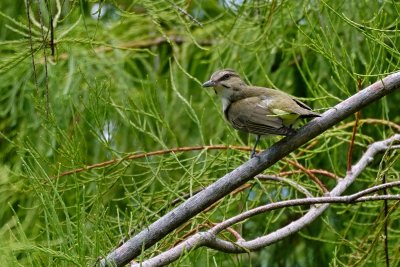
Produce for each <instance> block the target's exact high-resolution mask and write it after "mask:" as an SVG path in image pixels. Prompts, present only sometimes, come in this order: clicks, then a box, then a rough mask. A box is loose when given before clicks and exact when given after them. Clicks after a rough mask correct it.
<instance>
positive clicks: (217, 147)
mask: <svg viewBox="0 0 400 267" xmlns="http://www.w3.org/2000/svg"><path fill="white" fill-rule="evenodd" d="M224 149H225V150H227V149H233V150H240V151H251V147H246V146H228V145H208V146H189V147H176V148H171V149H164V150H157V151H152V152H147V153H141V154H131V155H128V156H126V157H123V158H118V159H111V160H108V161H104V162H100V163H95V164H92V165H88V166H86V167H81V168H77V169H73V170H69V171H65V172H62V173H60V174H58V175H57V176H56V177H63V176H67V175H71V174H77V173H80V172H83V171H88V170H92V169H97V168H103V167H106V166H109V165H113V164H118V163H120V162H122V161H126V160H134V159H140V158H148V157H152V156H160V155H164V154H170V153H177V152H188V151H196V150H224Z"/></svg>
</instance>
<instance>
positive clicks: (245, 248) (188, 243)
mask: <svg viewBox="0 0 400 267" xmlns="http://www.w3.org/2000/svg"><path fill="white" fill-rule="evenodd" d="M345 179H346V178H345ZM345 179H344V180H345ZM396 186H400V181H396V182H392V183H387V184H385V186H382V185H378V186H374V187H371V188H368V189H366V190H363V191H360V192H358V193H356V194H353V195H349V196H337V197H335V196H327V197H315V198H304V199H293V200H286V201H280V202H276V203H270V204H267V205H264V206H260V207H257V208H254V209H251V210H248V211H246V212H243V213H241V214H239V215H237V216H235V217H232V218H230V219H228V220H226V221H224V222H221V223H218V224H216V225H215V226H214V227H213V228H211V229H210V230H208V231H207V232H200V233H197V234H195V235H193V236H191V237H190V238H188V239H187V240H185V241H183V242H182V243H180V244H179V245H178V246H176V247H174V248H171V249H170V250H168V251H165V252H163V253H161V254H159V255H158V256H156V257H153V258H151V259H149V260H146V261H144V262H141V263H140V264H138V265H132V267H133V266H162V265H166V264H168V263H171V262H173V261H174V260H176V259H178V258H179V257H180V256H181V255H182V254H183V253H184V252H185V251H188V250H191V249H195V248H197V247H200V246H207V247H210V248H213V249H216V250H219V251H223V252H228V253H247V252H249V251H253V250H258V249H260V248H262V247H265V246H267V245H270V244H272V243H274V242H276V241H278V240H280V239H282V238H284V237H286V236H288V235H290V234H292V233H293V232H292V231H289V230H290V228H288V227H289V226H291V227H295V225H292V223H291V224H289V225H287V226H285V227H283V228H281V229H279V230H277V231H275V232H273V233H270V234H268V235H265V236H262V237H258V238H256V239H253V240H250V241H245V240H243V239H240V240H238V241H237V242H229V241H225V240H222V239H219V238H217V234H218V233H220V232H221V231H223V230H225V229H227V228H228V227H230V226H232V225H234V224H236V223H238V222H241V221H244V220H246V219H248V218H250V217H252V216H254V215H257V214H260V213H265V212H267V211H271V210H275V209H280V208H285V207H293V206H300V205H311V204H324V205H323V206H320V207H318V208H315V209H314V211H312V210H310V212H316V211H317V210H318V209H321V208H322V209H323V210H325V209H326V208H325V206H326V207H328V206H329V204H327V203H345V204H349V203H355V202H366V201H379V200H400V195H375V196H365V195H367V194H370V193H372V192H376V191H379V190H382V189H386V188H391V187H396ZM363 196H365V197H363ZM310 212H308V213H307V214H309V213H310ZM307 214H306V215H305V216H303V217H302V218H300V219H298V220H297V221H296V222H301V221H303V223H297V224H298V225H301V227H300V228H298V229H296V231H298V230H300V229H301V228H303V227H304V226H306V225H308V224H309V223H310V222H311V221H307V222H306V221H305V219H304V218H307V217H310V216H307ZM315 218H316V217H315ZM282 229H284V231H282ZM278 231H279V232H282V233H284V235H282V236H276V235H275V233H276V232H278Z"/></svg>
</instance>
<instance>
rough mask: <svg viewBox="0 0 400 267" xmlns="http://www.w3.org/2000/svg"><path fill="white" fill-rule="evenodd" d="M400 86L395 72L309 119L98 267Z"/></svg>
mask: <svg viewBox="0 0 400 267" xmlns="http://www.w3.org/2000/svg"><path fill="white" fill-rule="evenodd" d="M399 87H400V72H397V73H394V74H391V75H389V76H387V77H386V78H384V79H382V80H379V81H378V82H375V83H374V84H372V85H370V86H368V87H367V88H365V89H364V90H362V91H360V92H358V93H356V94H355V95H353V96H351V97H349V98H348V99H346V100H344V101H343V102H341V103H339V104H338V105H336V106H335V107H333V108H331V109H329V110H328V111H326V112H325V113H324V114H322V116H321V117H320V118H316V119H314V120H312V121H311V122H310V123H308V124H307V125H305V126H304V127H302V128H301V129H299V131H298V132H297V134H295V135H293V136H290V137H286V138H284V139H282V140H280V141H279V142H277V143H276V144H274V145H272V146H271V147H270V148H268V149H267V150H265V151H263V152H261V153H260V154H258V155H257V156H256V157H254V158H252V159H250V160H249V161H247V162H245V163H244V164H242V165H241V166H239V167H238V168H236V169H234V170H233V171H232V172H230V173H228V174H226V175H225V176H223V177H222V178H220V179H218V180H217V181H216V182H214V183H213V184H211V185H209V186H208V187H207V188H205V189H204V190H203V191H201V192H199V193H198V194H196V195H194V196H193V197H191V198H189V199H188V200H187V201H185V202H184V203H182V204H181V205H179V206H178V207H176V208H174V209H173V210H171V211H170V212H168V213H167V214H166V215H164V216H163V217H161V218H159V219H158V220H157V221H155V222H154V223H152V224H151V225H149V226H148V227H146V228H145V229H143V230H142V231H141V232H139V233H138V234H136V235H135V236H133V237H132V238H131V239H129V240H128V241H127V242H126V243H124V244H123V245H122V246H120V247H119V248H117V249H116V250H114V251H112V252H111V253H110V254H108V255H107V257H106V259H103V260H102V261H101V265H102V266H106V265H108V264H109V263H112V264H113V265H116V266H122V265H124V264H126V263H128V262H130V261H131V260H132V259H134V258H135V257H137V256H138V255H140V253H141V252H142V251H144V250H146V249H147V248H149V247H151V246H152V245H153V244H155V243H156V242H158V241H159V240H161V239H162V238H164V237H165V236H166V235H168V234H169V233H170V232H171V231H173V230H175V229H176V228H177V227H179V226H180V225H181V224H182V223H184V222H186V221H187V220H189V219H190V218H192V217H193V216H195V215H196V214H198V213H200V212H201V211H203V210H204V209H206V208H207V207H209V206H210V205H212V204H213V203H215V202H216V201H218V200H219V199H221V198H222V197H224V196H226V195H227V194H229V193H230V192H231V191H233V190H234V189H236V188H238V187H239V186H241V185H243V184H244V183H246V182H247V181H248V180H250V179H252V178H253V177H254V176H256V175H257V174H259V173H261V172H262V171H263V170H265V169H266V168H268V167H270V166H272V165H273V164H274V163H276V162H277V161H278V160H280V159H282V158H283V157H285V156H287V155H288V154H289V153H291V152H292V151H294V150H295V149H297V148H298V147H300V146H302V145H304V144H305V143H307V142H308V141H310V140H312V139H313V138H314V137H316V136H318V135H320V134H321V133H323V132H324V131H326V130H327V129H329V128H330V127H332V126H333V125H335V124H336V123H338V122H340V121H342V120H343V119H345V118H347V117H348V116H350V115H351V114H353V113H355V112H357V111H358V110H360V109H361V108H363V107H365V106H367V105H368V104H370V103H372V102H374V101H377V100H378V99H380V98H382V97H383V96H385V95H387V94H389V93H393V92H394V91H396V90H397V89H399ZM357 164H359V163H357ZM359 171H361V168H358V167H357V165H355V166H354V167H353V169H352V172H349V173H348V175H351V176H353V177H356V176H357V175H358V174H359ZM343 181H352V180H351V179H349V180H342V181H339V183H338V185H337V186H336V187H335V188H334V189H333V190H332V191H331V195H332V196H338V195H340V194H341V193H342V192H343V191H344V190H345V189H346V188H347V186H348V184H347V182H343ZM349 183H351V182H349ZM327 206H328V204H323V205H321V206H320V207H318V208H312V209H311V210H310V211H309V212H308V213H307V215H306V216H307V217H306V219H304V220H308V221H312V220H314V219H315V218H316V217H318V216H319V215H320V214H321V213H322V212H323V211H324V210H325V209H326V208H327ZM303 218H304V217H303ZM296 222H297V221H295V222H292V223H291V224H289V225H288V226H287V227H284V228H282V229H280V230H278V231H276V232H274V233H271V234H270V235H267V236H266V237H264V238H261V239H266V238H268V239H271V240H272V239H275V240H279V239H280V238H282V234H283V233H282V231H285V232H287V234H286V236H287V235H288V234H291V233H293V231H294V230H296V229H297V228H292V225H293V224H295V223H296ZM280 231H281V232H280ZM271 235H272V236H271ZM260 241H265V240H260ZM229 244H230V243H229ZM249 245H252V244H249Z"/></svg>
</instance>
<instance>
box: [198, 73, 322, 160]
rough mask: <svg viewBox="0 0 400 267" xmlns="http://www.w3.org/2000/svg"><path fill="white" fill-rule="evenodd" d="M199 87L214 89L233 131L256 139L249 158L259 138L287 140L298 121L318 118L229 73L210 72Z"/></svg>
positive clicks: (285, 97)
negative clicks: (285, 137) (209, 76)
mask: <svg viewBox="0 0 400 267" xmlns="http://www.w3.org/2000/svg"><path fill="white" fill-rule="evenodd" d="M202 86H203V87H212V88H214V91H215V93H216V94H217V95H218V96H219V97H220V98H221V102H222V110H223V113H224V117H225V119H226V120H227V121H228V122H229V123H230V125H231V126H232V127H233V128H234V129H236V130H239V131H243V132H248V133H251V134H255V135H256V141H255V144H254V147H253V149H252V151H251V154H250V158H253V157H254V156H255V155H256V148H257V145H258V143H259V141H260V137H261V136H268V135H282V136H291V135H294V134H295V133H296V132H297V131H296V130H295V129H294V128H293V125H294V124H295V123H296V121H298V120H299V119H302V118H314V117H320V116H321V115H320V114H319V113H317V112H315V111H313V110H312V109H311V108H310V107H309V106H307V105H306V104H304V103H303V102H301V101H300V100H298V99H296V98H295V97H293V96H291V95H289V94H287V93H285V92H283V91H280V90H276V89H271V88H265V87H260V86H251V85H247V84H246V83H245V82H244V81H243V80H242V79H241V78H240V76H239V74H238V73H237V72H236V71H234V70H233V69H222V70H218V71H216V72H214V73H213V74H212V75H211V78H210V80H208V81H206V82H205V83H203V84H202Z"/></svg>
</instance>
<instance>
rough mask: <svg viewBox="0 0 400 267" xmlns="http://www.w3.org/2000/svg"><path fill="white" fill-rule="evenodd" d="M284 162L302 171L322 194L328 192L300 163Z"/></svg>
mask: <svg viewBox="0 0 400 267" xmlns="http://www.w3.org/2000/svg"><path fill="white" fill-rule="evenodd" d="M285 161H286V162H288V163H289V164H291V165H293V166H296V167H297V168H299V169H300V170H302V171H303V172H304V173H305V174H307V175H308V177H310V178H311V180H313V181H314V182H315V183H316V184H317V185H318V186H319V188H320V189H321V191H322V193H326V192H328V189H327V188H326V187H325V185H324V184H323V183H322V182H321V181H320V180H319V179H318V177H317V176H315V175H314V174H313V173H312V172H310V171H309V170H308V169H307V168H305V167H304V166H303V165H301V164H300V163H298V162H296V161H293V160H290V159H286V160H285Z"/></svg>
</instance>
